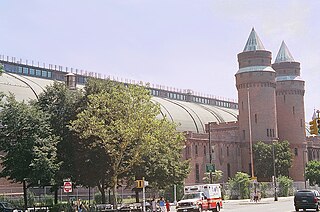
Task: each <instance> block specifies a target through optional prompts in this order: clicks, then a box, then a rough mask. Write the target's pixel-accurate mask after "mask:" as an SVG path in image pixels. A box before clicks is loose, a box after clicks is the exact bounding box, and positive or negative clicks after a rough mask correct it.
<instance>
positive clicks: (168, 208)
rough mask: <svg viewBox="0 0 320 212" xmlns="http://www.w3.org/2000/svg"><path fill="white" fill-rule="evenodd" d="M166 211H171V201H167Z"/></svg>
mask: <svg viewBox="0 0 320 212" xmlns="http://www.w3.org/2000/svg"><path fill="white" fill-rule="evenodd" d="M166 209H167V212H169V211H170V202H169V200H167V201H166Z"/></svg>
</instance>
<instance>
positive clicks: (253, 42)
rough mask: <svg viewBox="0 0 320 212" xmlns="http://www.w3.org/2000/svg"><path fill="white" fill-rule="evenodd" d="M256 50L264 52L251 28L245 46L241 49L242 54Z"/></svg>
mask: <svg viewBox="0 0 320 212" xmlns="http://www.w3.org/2000/svg"><path fill="white" fill-rule="evenodd" d="M256 50H265V48H264V46H263V44H262V42H261V40H260V38H259V36H258V35H257V33H256V31H254V28H252V30H251V33H250V35H249V38H248V41H247V43H246V46H245V47H244V49H243V52H249V51H256Z"/></svg>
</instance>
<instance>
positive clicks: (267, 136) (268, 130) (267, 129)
mask: <svg viewBox="0 0 320 212" xmlns="http://www.w3.org/2000/svg"><path fill="white" fill-rule="evenodd" d="M267 137H269V129H267Z"/></svg>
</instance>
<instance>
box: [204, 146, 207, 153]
mask: <svg viewBox="0 0 320 212" xmlns="http://www.w3.org/2000/svg"><path fill="white" fill-rule="evenodd" d="M203 155H207V147H206V146H204V147H203Z"/></svg>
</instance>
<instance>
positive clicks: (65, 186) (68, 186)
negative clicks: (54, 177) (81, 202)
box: [63, 182, 72, 193]
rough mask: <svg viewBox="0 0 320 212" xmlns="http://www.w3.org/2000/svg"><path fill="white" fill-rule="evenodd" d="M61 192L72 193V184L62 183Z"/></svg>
mask: <svg viewBox="0 0 320 212" xmlns="http://www.w3.org/2000/svg"><path fill="white" fill-rule="evenodd" d="M63 191H64V192H65V193H70V192H72V182H64V183H63Z"/></svg>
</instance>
